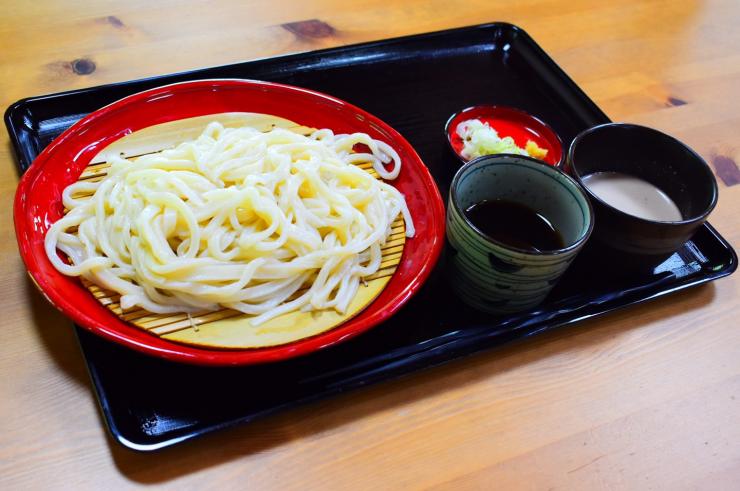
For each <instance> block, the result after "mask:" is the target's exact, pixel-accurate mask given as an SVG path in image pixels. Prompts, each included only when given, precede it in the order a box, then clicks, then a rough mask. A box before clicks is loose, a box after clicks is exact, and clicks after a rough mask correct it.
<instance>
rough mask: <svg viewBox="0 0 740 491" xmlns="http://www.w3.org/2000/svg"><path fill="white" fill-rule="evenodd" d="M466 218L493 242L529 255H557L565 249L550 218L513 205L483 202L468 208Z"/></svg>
mask: <svg viewBox="0 0 740 491" xmlns="http://www.w3.org/2000/svg"><path fill="white" fill-rule="evenodd" d="M465 214H466V215H467V217H468V219H469V220H470V221H471V222H472V223H473V225H474V226H475V228H477V229H478V230H480V231H481V232H483V233H484V234H486V235H487V236H489V237H490V238H492V239H494V240H496V241H498V242H501V243H502V244H505V245H508V246H511V247H516V248H518V249H523V250H525V251H527V252H541V251H554V250H557V249H562V248H563V247H564V245H565V244H564V243H563V238H562V236H561V235H560V232H558V231H557V230H555V228H554V227H553V226H552V224H551V223H550V221H549V220H548V219H547V218H545V217H543V216H542V215H540V214H539V213H537V212H536V211H534V210H533V209H531V208H529V207H528V206H526V205H523V204H520V203H516V202H514V201H509V200H500V199H497V200H490V201H489V200H483V201H481V202H479V203H475V204H474V205H471V206H470V207H468V209H466V210H465Z"/></svg>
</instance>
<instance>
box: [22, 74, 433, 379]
mask: <svg viewBox="0 0 740 491" xmlns="http://www.w3.org/2000/svg"><path fill="white" fill-rule="evenodd" d="M214 85H217V86H232V85H243V86H245V87H246V86H255V85H257V86H260V87H262V88H263V89H264V90H265V91H277V92H278V93H279V92H281V91H283V92H284V91H289V92H301V93H303V94H306V96H308V97H312V98H319V99H323V100H324V101H326V102H329V103H332V104H335V105H338V106H341V107H342V108H344V109H347V110H348V111H351V112H353V113H354V114H355V115H357V116H358V117H362V118H364V120H365V122H366V124H368V125H376V126H377V127H379V128H381V129H382V130H383V131H385V132H387V133H388V134H389V135H391V136H392V138H393V140H394V144H397V145H399V146H400V147H402V149H403V151H404V152H405V153H407V154H409V155H410V156H411V157H412V160H414V165H415V166H417V167H418V169H417V171H418V172H419V175H420V181H419V183H420V184H421V185H422V186H423V187H424V188H426V190H427V191H428V193H429V194H430V195H431V203H429V206H430V209H431V210H432V214H431V216H432V218H433V220H432V221H431V222H430V224H429V225H430V227H429V228H431V235H432V237H433V240H432V246H431V247H430V248H429V249H428V250H426V251H425V252H426V254H425V255H424V257H423V258H420V260H419V264H418V266H417V268H418V270H417V271H416V272H415V273H414V274H413V277H412V279H411V280H410V281H409V282H408V283H407V284H406V285H404V286H402V287H401V288H400V291H399V292H398V293H397V294H396V295H395V296H394V297H392V298H391V299H390V300H389V301H388V302H387V304H386V305H385V306H384V307H383V308H382V309H381V310H379V311H377V312H376V313H375V314H373V316H372V317H367V318H364V317H362V315H363V312H360V314H358V315H357V316H356V317H354V318H352V319H350V320H348V321H347V322H345V323H344V324H341V325H339V326H337V327H334V328H332V329H330V330H328V331H324V332H322V333H319V334H317V335H314V336H312V337H308V338H304V339H300V340H297V341H294V342H291V343H288V344H284V345H278V346H273V347H265V348H253V349H243V350H237V349H233V350H232V349H215V348H214V349H208V348H199V347H196V346H192V345H186V344H181V343H176V342H173V341H169V340H166V339H164V338H160V337H158V336H155V335H152V334H149V333H145V332H144V331H143V330H140V328H137V327H135V326H131V325H130V324H128V323H126V322H125V321H123V320H121V319H120V318H118V316H116V315H115V314H114V313H112V312H110V316H111V319H110V322H109V323H106V325H100V324H99V323H98V322H97V320H96V319H95V318H94V317H92V316H89V315H86V314H85V313H84V312H82V311H81V310H79V309H76V308H74V305H73V304H72V302H70V301H68V300H67V299H66V298H65V296H64V295H63V294H62V293H61V292H60V291H58V290H57V289H56V288H54V286H53V283H52V282H49V281H47V280H46V279H45V278H44V277H43V276H40V275H39V274H37V273H38V272H37V271H35V270H34V268H33V267H32V265H33V264H34V263H33V259H34V258H33V257H32V256H33V251H32V249H31V246H30V244H29V241H28V240H24V239H25V238H26V234H27V229H28V228H30V224H29V223H27V220H26V216H27V215H26V213H25V212H24V203H23V201H24V196H26V195H27V194H29V193H30V192H31V188H32V185H33V183H34V182H35V180H36V179H37V178H38V177H39V176H40V175H41V174H42V172H43V168H44V166H45V164H46V162H47V161H48V160H50V159H52V157H53V154H54V152H55V151H56V149H57V148H58V147H60V146H62V145H64V144H65V143H66V142H67V141H68V140H70V139H71V138H74V137H76V136H77V134H78V133H79V132H81V131H83V130H84V129H85V128H88V127H90V126H91V125H94V124H96V122H97V121H98V120H99V119H100V118H102V117H104V116H106V115H108V114H110V113H114V112H116V111H119V110H122V109H125V108H126V107H128V106H130V105H134V104H137V103H139V102H141V101H143V100H146V99H147V98H149V97H151V96H156V95H160V93H162V94H164V93H166V92H168V91H170V90H172V89H173V88H180V87H182V88H199V87H213V86H214ZM13 208H14V209H13V218H14V222H15V231H16V237H17V240H18V246H19V251H20V254H21V258H22V259H23V261H24V263H25V265H26V268H27V271H28V274H29V276H30V278H31V279H32V281H33V283H34V284H35V286H36V287H37V289H38V290H39V291H40V292H41V293H42V294H43V295H44V297H45V298H46V299H47V300H48V301H49V302H50V303H51V304H52V305H54V306H55V307H56V308H57V309H59V310H60V311H62V312H63V313H64V314H65V315H66V316H67V317H69V318H71V319H72V320H73V321H74V322H75V323H77V324H79V325H80V326H81V327H83V328H85V329H86V330H88V331H91V332H93V333H95V334H97V335H99V336H101V337H103V338H105V339H108V340H110V341H113V342H115V343H118V344H121V345H124V346H126V347H128V348H132V349H134V350H136V351H138V352H141V353H144V354H147V355H151V356H155V357H159V358H164V359H166V360H169V361H175V362H184V363H189V364H196V365H210V366H227V365H229V366H237V365H251V364H258V363H265V362H273V361H279V360H285V359H289V358H293V357H297V356H301V355H306V354H309V353H312V352H314V351H316V350H319V349H322V348H326V347H329V346H333V345H335V344H337V343H340V342H342V341H345V340H347V339H350V338H352V337H354V336H357V335H359V334H361V333H362V332H365V331H367V330H368V329H370V328H372V327H374V326H376V325H378V324H380V323H381V322H383V321H385V320H387V319H388V318H389V317H391V316H392V315H393V314H394V313H395V312H397V311H398V310H399V309H400V308H401V306H403V304H405V303H406V302H407V301H408V300H409V299H410V298H411V297H412V296H413V295H414V294H415V293H416V292H417V291H418V290H419V289H420V288H421V286H422V285H423V284H424V282H425V281H426V279H427V278H428V277H429V274H430V273H431V270H432V269H433V268H434V266H435V264H436V263H437V260H438V259H439V256H440V253H441V251H442V247H443V243H444V233H445V226H444V220H445V210H444V204H443V202H442V197H441V195H440V193H439V189H438V188H437V185H436V182H435V181H434V178H433V177H432V175H431V174H430V172H429V169H428V168H427V167H426V165H424V163H423V161H422V160H421V158H420V157H419V155H418V154H417V153H416V151H415V150H414V148H413V147H412V146H411V144H410V143H409V142H408V141H407V140H406V139H405V138H404V137H403V136H402V135H401V134H400V133H398V131H396V130H395V129H393V128H392V127H391V126H389V125H388V124H387V123H385V122H383V121H382V120H381V119H379V118H378V117H376V116H374V115H372V114H370V113H368V112H366V111H364V110H363V109H360V108H359V107H357V106H355V105H353V104H350V103H348V102H345V101H343V100H341V99H338V98H336V97H333V96H330V95H327V94H323V93H321V92H317V91H313V90H309V89H304V88H301V87H295V86H291V85H287V84H280V83H275V82H265V81H259V80H250V79H204V80H196V81H186V82H178V83H174V84H168V85H164V86H160V87H155V88H152V89H148V90H145V91H142V92H138V93H136V94H132V95H129V96H126V97H124V98H122V99H119V100H117V101H115V102H113V103H111V104H108V105H107V106H104V107H102V108H100V109H98V110H97V111H94V112H92V113H90V114H89V115H87V116H85V117H84V118H82V119H80V120H79V121H78V122H76V123H75V124H74V125H72V126H71V127H70V128H68V129H67V130H65V131H64V132H63V133H62V134H61V135H59V137H57V138H56V139H55V140H54V141H53V142H51V143H50V144H49V145H48V146H47V147H46V148H45V149H44V150H43V151H42V152H41V153H40V154H39V155H38V156H37V157H36V159H35V160H34V162H33V163H32V165H31V166H30V167H29V168H28V170H27V171H26V172H25V173H24V174H23V175H22V176H21V179H20V182H19V184H18V187H17V190H16V195H15V200H14V207H13ZM411 240H413V238H412V239H411ZM41 261H48V259H47V258H46V255H45V254H44V256H43V258H41ZM52 268H53V267H52ZM54 271H56V270H54ZM58 274H59V275H61V273H58ZM391 281H392V278H391ZM121 324H123V325H124V326H126V327H129V328H133V329H137V330H140V331H141V333H143V334H147V336H148V337H151V340H149V341H150V342H143V341H141V340H138V339H134V337H132V336H131V335H129V334H127V333H126V332H125V331H123V332H121V331H119V330H118V329H117V328H116V326H120V325H121ZM145 339H147V338H145Z"/></svg>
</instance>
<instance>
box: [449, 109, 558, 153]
mask: <svg viewBox="0 0 740 491" xmlns="http://www.w3.org/2000/svg"><path fill="white" fill-rule="evenodd" d="M468 119H478V120H480V121H481V122H483V123H488V124H489V125H490V126H491V128H493V129H495V130H496V131H497V132H498V135H499V137H501V138H503V137H505V136H510V137H512V138H513V139H514V143H516V144H517V146H518V147H521V148H524V146H525V145H526V144H527V140H532V141H533V142H535V143H536V144H537V145H538V146H539V147H541V148H545V149H547V150H548V152H547V156H546V157H545V158H544V162H546V163H548V164H550V165H559V164H560V163H561V161H562V159H563V144H562V142H561V141H560V137H559V136H558V135H557V133H555V132H554V131H553V130H552V128H550V127H549V126H548V125H547V124H546V123H544V122H543V121H542V120H540V119H538V118H536V117H534V116H532V115H531V114H529V113H526V112H524V111H522V110H521V109H516V108H513V107H507V106H490V105H480V106H473V107H469V108H466V109H463V110H462V111H460V112H457V113H455V114H453V115H452V116H451V117H450V119H449V120H448V121H447V124H446V125H445V134H446V135H447V141H448V142H449V144H450V147H451V148H452V151H453V152H454V153H455V155H457V156H458V158H459V159H460V160H462V161H463V162H467V161H468V159H466V158H465V157H463V156H462V149H463V141H462V138H460V135H458V134H457V125H459V124H460V123H462V122H463V121H467V120H468Z"/></svg>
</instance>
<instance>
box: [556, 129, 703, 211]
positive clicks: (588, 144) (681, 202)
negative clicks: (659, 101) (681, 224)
mask: <svg viewBox="0 0 740 491" xmlns="http://www.w3.org/2000/svg"><path fill="white" fill-rule="evenodd" d="M568 165H569V166H570V168H571V170H572V173H573V174H574V175H575V176H576V178H577V179H578V180H580V179H581V178H582V177H584V176H587V175H589V174H592V173H595V172H620V173H623V174H629V175H632V176H635V177H639V178H641V179H644V180H645V181H647V182H649V183H650V184H652V185H654V186H656V187H657V188H659V189H660V190H662V191H663V192H664V193H666V194H667V195H668V197H669V198H671V200H673V202H674V203H676V206H678V209H679V211H680V212H681V215H682V217H683V221H691V220H696V219H700V218H701V217H703V216H706V214H708V213H709V211H711V209H712V208H713V207H714V204H715V203H716V201H717V183H716V181H715V179H714V175H713V174H712V171H711V170H710V169H709V166H708V165H707V164H706V163H705V162H704V160H703V159H702V158H701V157H699V155H697V154H696V153H695V152H694V151H693V150H691V149H690V148H688V147H687V146H686V145H684V144H683V143H681V142H679V141H678V140H676V139H674V138H673V137H670V136H668V135H665V134H663V133H661V132H659V131H657V130H653V129H651V128H645V127H643V126H637V125H626V124H607V125H602V126H597V127H596V128H592V129H591V130H587V131H586V132H584V133H583V134H581V135H580V136H579V137H577V138H576V139H575V140H574V141H573V144H572V146H571V149H570V152H569V158H568ZM585 187H586V190H587V191H588V186H585ZM588 192H589V194H590V196H591V198H592V199H598V198H596V197H595V196H594V195H593V194H592V193H590V191H588ZM599 201H600V200H599ZM602 204H603V205H604V206H609V205H607V204H606V203H604V202H603V201H602ZM641 220H642V219H641Z"/></svg>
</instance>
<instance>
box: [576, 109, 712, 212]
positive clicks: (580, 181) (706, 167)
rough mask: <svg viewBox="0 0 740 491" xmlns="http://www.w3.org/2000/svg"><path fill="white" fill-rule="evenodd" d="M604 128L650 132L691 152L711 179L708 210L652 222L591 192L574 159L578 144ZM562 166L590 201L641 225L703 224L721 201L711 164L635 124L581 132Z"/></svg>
mask: <svg viewBox="0 0 740 491" xmlns="http://www.w3.org/2000/svg"><path fill="white" fill-rule="evenodd" d="M604 128H635V129H638V130H639V131H645V132H648V133H652V134H653V135H655V136H657V137H659V138H664V139H666V140H668V141H670V142H672V143H674V144H677V145H679V146H681V147H683V148H684V149H685V150H687V151H688V152H689V154H691V155H692V156H693V157H694V159H696V160H697V161H698V162H700V163H702V164H703V165H704V170H705V171H706V174H707V176H708V177H709V182H710V187H711V188H712V191H711V192H712V197H711V199H710V201H709V205H708V206H707V207H706V209H704V211H702V212H701V213H700V214H698V215H695V216H693V217H691V218H687V219H682V220H650V219H647V218H642V217H639V216H637V215H632V214H631V213H627V212H625V211H622V210H620V209H619V208H616V207H614V206H612V205H610V204H609V203H607V202H606V201H604V200H602V199H601V198H599V197H598V196H597V195H596V194H594V193H593V192H591V190H590V189H589V188H588V186H586V185H585V184H583V177H584V176H581V173H580V172H578V169H577V168H576V165H575V159H574V153H575V150H576V147H577V145H578V143H580V142H581V141H582V140H583V139H584V138H586V137H588V136H589V135H591V134H592V133H595V132H596V131H599V130H603V129H604ZM562 165H564V166H568V167H569V169H570V171H571V172H572V173H573V176H574V178H575V180H576V181H577V182H578V184H580V185H581V187H582V188H583V189H584V190H585V192H586V195H587V196H588V197H589V199H593V200H595V201H596V202H598V203H600V204H601V205H603V206H605V207H606V208H607V209H609V210H611V211H613V212H616V213H617V214H618V216H621V217H623V218H625V217H626V218H629V219H632V220H637V221H638V222H640V223H645V224H651V225H656V224H659V225H668V226H672V225H690V224H693V223H697V222H702V221H704V220H706V218H707V217H708V216H709V214H710V213H711V212H712V210H714V207H715V206H717V201H718V200H719V189H718V186H717V179H716V178H715V177H714V173H713V172H712V170H711V169H710V168H709V164H707V162H706V161H705V160H704V159H703V158H702V157H701V155H699V154H698V153H696V151H694V150H693V149H692V148H691V147H689V146H688V145H686V144H685V143H683V142H682V141H680V140H678V139H677V138H675V137H673V136H671V135H668V134H666V133H663V132H662V131H660V130H656V129H655V128H650V127H648V126H642V125H639V124H634V123H615V122H611V123H603V124H599V125H596V126H592V127H590V128H587V129H585V130H583V131H581V132H580V133H579V134H578V135H577V136H576V137H575V138H574V139H573V141H572V142H571V144H570V146H569V147H568V152H567V155H566V158H565V159H564V160H563V162H562Z"/></svg>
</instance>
